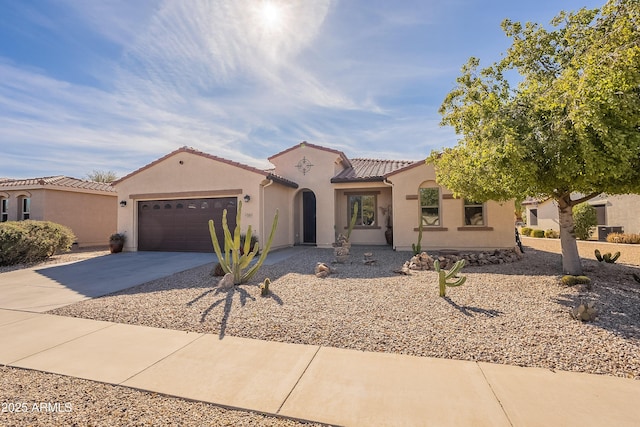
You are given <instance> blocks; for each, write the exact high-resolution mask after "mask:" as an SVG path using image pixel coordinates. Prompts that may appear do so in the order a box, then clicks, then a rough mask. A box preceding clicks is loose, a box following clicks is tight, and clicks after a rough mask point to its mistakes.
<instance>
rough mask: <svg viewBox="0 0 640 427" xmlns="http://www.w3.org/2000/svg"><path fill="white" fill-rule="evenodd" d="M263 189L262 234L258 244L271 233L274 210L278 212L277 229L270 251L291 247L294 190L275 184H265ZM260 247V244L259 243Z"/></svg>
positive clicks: (264, 240) (265, 239)
mask: <svg viewBox="0 0 640 427" xmlns="http://www.w3.org/2000/svg"><path fill="white" fill-rule="evenodd" d="M265 184H266V186H265V187H263V192H264V196H263V198H262V200H263V201H264V210H263V219H262V221H263V224H264V226H263V227H262V229H263V230H264V232H263V233H262V236H260V242H266V241H267V239H268V238H269V234H270V233H271V226H272V224H273V217H274V216H275V213H276V209H277V210H278V228H277V229H276V235H275V237H274V238H273V242H272V243H271V248H272V249H277V248H282V247H287V246H292V245H293V220H292V215H293V212H292V206H291V199H292V197H293V193H294V192H295V189H293V188H289V187H285V186H283V185H279V184H277V183H273V184H269V183H265ZM261 245H262V243H261Z"/></svg>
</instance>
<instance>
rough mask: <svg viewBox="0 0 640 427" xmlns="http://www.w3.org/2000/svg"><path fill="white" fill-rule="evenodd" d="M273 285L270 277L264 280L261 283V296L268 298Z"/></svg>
mask: <svg viewBox="0 0 640 427" xmlns="http://www.w3.org/2000/svg"><path fill="white" fill-rule="evenodd" d="M270 284H271V279H269V278H268V277H267V278H266V279H264V282H262V283H260V296H261V297H266V296H268V295H269V285H270Z"/></svg>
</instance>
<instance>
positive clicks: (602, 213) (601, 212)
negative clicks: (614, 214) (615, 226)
mask: <svg viewBox="0 0 640 427" xmlns="http://www.w3.org/2000/svg"><path fill="white" fill-rule="evenodd" d="M593 207H594V208H596V218H597V219H598V225H607V206H606V205H593Z"/></svg>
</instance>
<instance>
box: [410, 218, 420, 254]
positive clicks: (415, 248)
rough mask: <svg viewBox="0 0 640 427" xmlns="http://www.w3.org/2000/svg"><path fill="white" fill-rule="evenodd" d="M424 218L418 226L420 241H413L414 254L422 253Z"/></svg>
mask: <svg viewBox="0 0 640 427" xmlns="http://www.w3.org/2000/svg"><path fill="white" fill-rule="evenodd" d="M421 242H422V220H420V225H419V226H418V243H417V244H416V243H412V244H411V249H413V254H414V255H420V254H421V253H422V245H421Z"/></svg>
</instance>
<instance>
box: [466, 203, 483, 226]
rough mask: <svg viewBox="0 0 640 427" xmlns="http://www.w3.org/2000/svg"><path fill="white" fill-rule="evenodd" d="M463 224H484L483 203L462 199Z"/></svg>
mask: <svg viewBox="0 0 640 427" xmlns="http://www.w3.org/2000/svg"><path fill="white" fill-rule="evenodd" d="M464 225H484V204H483V203H478V202H474V201H472V200H467V199H465V200H464Z"/></svg>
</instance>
